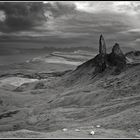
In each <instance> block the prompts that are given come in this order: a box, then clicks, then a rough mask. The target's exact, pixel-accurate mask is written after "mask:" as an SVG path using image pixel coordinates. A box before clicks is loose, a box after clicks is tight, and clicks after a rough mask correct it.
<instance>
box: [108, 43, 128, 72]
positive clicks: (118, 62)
mask: <svg viewBox="0 0 140 140" xmlns="http://www.w3.org/2000/svg"><path fill="white" fill-rule="evenodd" d="M108 63H109V65H111V66H116V71H118V72H119V71H121V69H123V68H124V67H125V65H126V58H125V55H124V54H123V52H122V50H121V49H120V46H119V44H118V43H115V45H114V46H113V48H112V52H111V53H110V54H109V55H108Z"/></svg>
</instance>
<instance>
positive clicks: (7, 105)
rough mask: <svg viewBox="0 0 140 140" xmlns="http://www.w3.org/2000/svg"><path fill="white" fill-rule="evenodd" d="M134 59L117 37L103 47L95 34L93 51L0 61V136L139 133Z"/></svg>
mask: <svg viewBox="0 0 140 140" xmlns="http://www.w3.org/2000/svg"><path fill="white" fill-rule="evenodd" d="M81 56H82V57H81ZM139 62H140V55H139V53H138V52H137V53H136V52H128V53H126V54H124V53H123V52H122V50H121V48H120V46H119V44H118V43H116V44H115V45H114V46H113V48H112V51H111V53H107V49H106V43H105V40H104V38H103V36H102V35H101V36H100V40H99V53H98V54H97V55H96V56H94V55H92V54H90V55H89V54H86V53H85V54H84V53H83V52H82V53H81V52H80V54H79V53H78V54H75V55H74V54H72V53H69V54H66V53H65V54H63V53H58V52H55V53H52V54H50V55H48V56H45V57H39V58H36V59H32V60H31V61H28V62H26V63H20V64H16V65H14V66H13V65H8V66H6V65H5V66H1V70H0V131H1V132H0V137H1V138H2V137H4V138H6V137H12V138H13V137H16V138H17V137H20V138H23V137H41V138H44V137H45V138H64V137H65V138H74V137H75V138H121V137H124V138H136V137H140V111H139V110H140V94H139V91H140V64H139ZM98 126H100V127H98ZM64 128H66V129H64ZM76 129H78V131H77V130H76ZM91 131H95V134H94V135H90V132H91Z"/></svg>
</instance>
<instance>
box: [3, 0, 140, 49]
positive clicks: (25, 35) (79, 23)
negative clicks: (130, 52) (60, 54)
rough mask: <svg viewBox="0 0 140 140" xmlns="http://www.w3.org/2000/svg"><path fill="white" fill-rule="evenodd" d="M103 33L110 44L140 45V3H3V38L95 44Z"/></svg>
mask: <svg viewBox="0 0 140 140" xmlns="http://www.w3.org/2000/svg"><path fill="white" fill-rule="evenodd" d="M100 34H103V35H104V37H105V39H106V42H107V43H108V44H109V45H110V46H112V45H113V44H114V43H115V42H118V43H120V45H121V46H125V47H135V48H136V47H137V48H140V47H139V45H140V2H139V1H134V2H133V1H53V2H51V1H44V2H16V3H15V2H5V3H4V2H0V37H1V38H2V39H3V38H4V39H9V38H10V39H11V38H12V39H13V38H14V39H15V38H16V39H19V38H20V39H21V38H22V39H25V40H26V39H33V38H36V39H40V40H47V39H48V40H50V39H54V40H55V39H57V40H58V42H59V41H60V42H61V41H62V40H63V41H64V40H65V41H66V42H73V43H74V42H80V43H81V44H85V45H86V44H87V45H89V46H92V45H93V44H97V43H98V42H97V40H98V38H99V35H100Z"/></svg>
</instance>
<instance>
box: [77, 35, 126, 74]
mask: <svg viewBox="0 0 140 140" xmlns="http://www.w3.org/2000/svg"><path fill="white" fill-rule="evenodd" d="M125 65H126V58H125V55H124V54H123V52H122V50H121V49H120V46H119V44H118V43H116V44H115V45H114V46H113V48H112V52H111V53H110V54H107V52H106V43H105V40H104V37H103V35H100V39H99V54H97V55H96V56H95V57H94V58H93V59H90V60H88V61H87V62H85V63H83V64H82V65H80V66H78V67H77V69H76V71H77V70H79V71H80V72H82V71H88V70H89V71H93V73H98V72H99V73H100V72H103V71H104V70H105V69H106V68H107V67H116V71H118V72H120V71H121V70H122V69H123V68H124V67H125ZM91 69H93V70H91ZM82 73H83V72H82Z"/></svg>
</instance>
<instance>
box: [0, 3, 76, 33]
mask: <svg viewBox="0 0 140 140" xmlns="http://www.w3.org/2000/svg"><path fill="white" fill-rule="evenodd" d="M74 10H75V6H74V4H66V3H65V4H61V3H59V2H55V3H46V4H44V3H43V2H3V3H2V2H1V3H0V11H3V12H4V14H5V20H4V21H1V22H0V30H1V31H3V32H12V31H20V30H30V29H33V27H36V26H41V25H43V24H44V23H45V22H47V20H48V18H49V17H48V16H47V12H48V11H49V12H51V14H52V15H51V16H53V17H54V18H56V17H59V16H61V15H66V14H71V13H72V12H73V11H74Z"/></svg>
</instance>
